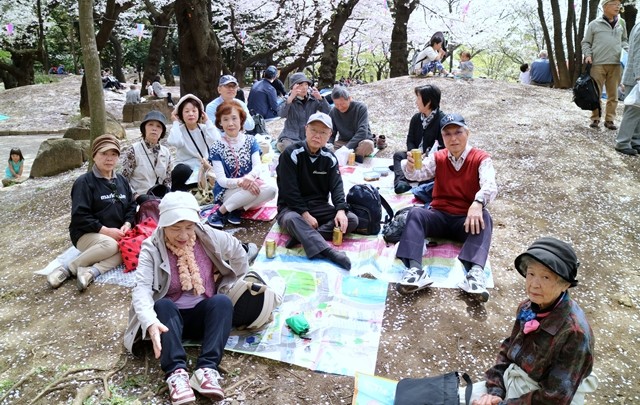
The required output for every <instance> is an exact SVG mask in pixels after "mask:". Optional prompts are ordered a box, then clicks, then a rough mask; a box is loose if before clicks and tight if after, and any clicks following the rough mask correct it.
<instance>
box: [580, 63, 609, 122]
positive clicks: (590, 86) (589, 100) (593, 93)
mask: <svg viewBox="0 0 640 405" xmlns="http://www.w3.org/2000/svg"><path fill="white" fill-rule="evenodd" d="M590 72H591V64H590V63H589V64H587V67H586V69H585V71H584V73H583V74H581V75H580V76H579V77H578V80H576V84H575V86H573V102H574V103H576V105H577V106H578V107H580V108H581V109H583V110H589V111H593V110H595V109H597V110H598V116H601V114H602V111H601V108H600V90H599V88H598V83H596V81H595V80H593V78H592V77H591V74H590Z"/></svg>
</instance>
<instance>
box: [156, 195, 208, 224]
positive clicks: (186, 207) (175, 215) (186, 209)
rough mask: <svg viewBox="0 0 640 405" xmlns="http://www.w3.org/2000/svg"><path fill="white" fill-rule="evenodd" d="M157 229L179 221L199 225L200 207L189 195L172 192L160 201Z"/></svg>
mask: <svg viewBox="0 0 640 405" xmlns="http://www.w3.org/2000/svg"><path fill="white" fill-rule="evenodd" d="M159 208H160V219H159V220H158V228H166V227H167V226H171V225H173V224H175V223H177V222H180V221H190V222H194V223H200V215H198V213H199V212H200V206H199V205H198V201H196V198H195V197H194V196H193V194H191V193H187V192H185V191H174V192H172V193H168V194H167V195H165V196H164V197H163V198H162V201H160V206H159Z"/></svg>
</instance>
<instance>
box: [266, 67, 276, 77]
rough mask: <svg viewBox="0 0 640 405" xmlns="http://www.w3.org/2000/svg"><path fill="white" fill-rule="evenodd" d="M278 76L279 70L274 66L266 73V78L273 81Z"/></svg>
mask: <svg viewBox="0 0 640 405" xmlns="http://www.w3.org/2000/svg"><path fill="white" fill-rule="evenodd" d="M277 74H278V68H276V67H275V66H273V65H271V66H269V67H268V68H267V70H265V71H264V77H265V78H266V79H273V78H274V77H276V75H277Z"/></svg>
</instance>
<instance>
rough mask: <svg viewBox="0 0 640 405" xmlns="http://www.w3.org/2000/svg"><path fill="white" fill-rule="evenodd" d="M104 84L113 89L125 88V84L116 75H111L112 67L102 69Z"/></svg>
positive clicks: (105, 86) (106, 87)
mask: <svg viewBox="0 0 640 405" xmlns="http://www.w3.org/2000/svg"><path fill="white" fill-rule="evenodd" d="M102 73H103V74H102V84H103V87H104V88H105V89H111V90H113V91H116V90H123V89H124V86H123V85H122V83H120V82H119V81H118V79H116V78H115V77H114V76H111V69H109V68H107V69H105V70H103V71H102Z"/></svg>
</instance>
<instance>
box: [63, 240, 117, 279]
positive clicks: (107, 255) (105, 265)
mask: <svg viewBox="0 0 640 405" xmlns="http://www.w3.org/2000/svg"><path fill="white" fill-rule="evenodd" d="M76 248H78V250H79V251H80V252H82V253H80V256H78V257H76V258H75V259H74V260H73V261H72V262H71V263H69V271H70V272H71V274H73V275H74V276H75V275H77V274H78V267H95V268H96V269H98V271H99V272H100V274H103V273H106V272H107V271H109V270H111V269H113V268H114V267H116V266H119V265H120V264H121V263H122V256H121V255H120V249H119V248H118V242H117V241H116V240H115V239H113V238H110V237H109V236H106V235H102V234H100V233H85V234H84V235H82V236H81V237H80V239H78V243H77V245H76Z"/></svg>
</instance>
